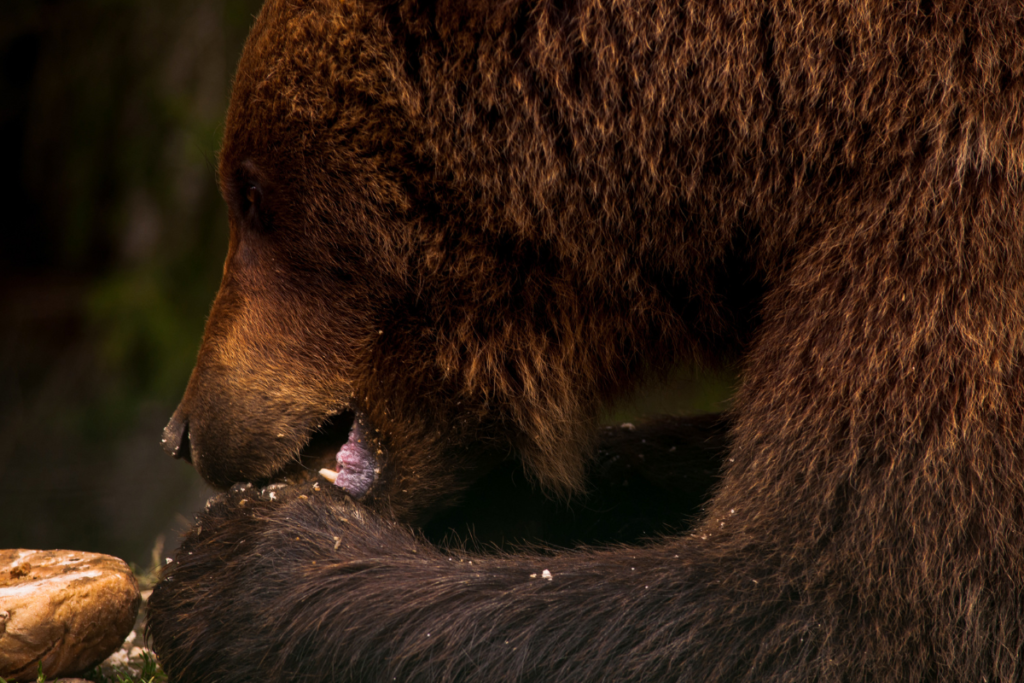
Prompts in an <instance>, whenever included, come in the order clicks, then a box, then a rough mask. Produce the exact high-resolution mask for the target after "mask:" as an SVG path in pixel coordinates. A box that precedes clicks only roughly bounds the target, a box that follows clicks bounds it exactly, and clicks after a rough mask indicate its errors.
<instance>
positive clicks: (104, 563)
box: [0, 550, 139, 681]
mask: <svg viewBox="0 0 1024 683" xmlns="http://www.w3.org/2000/svg"><path fill="white" fill-rule="evenodd" d="M138 609H139V585H138V583H137V582H136V581H135V577H134V576H133V575H132V572H131V570H130V569H129V568H128V565H126V564H125V563H124V562H123V561H122V560H119V559H117V558H116V557H110V556H109V555H97V554H95V553H82V552H75V551H70V550H0V677H3V678H6V679H7V680H9V681H34V680H36V674H37V672H38V667H39V662H40V661H41V662H42V663H43V672H44V673H45V674H46V676H47V678H58V677H61V676H68V675H70V674H75V673H78V672H80V671H84V670H86V669H88V668H89V667H91V666H93V665H95V664H96V663H98V662H100V661H102V660H103V659H104V658H105V657H107V655H109V654H110V653H111V652H113V651H114V650H116V649H117V647H118V646H119V645H120V644H121V643H122V642H123V641H124V639H125V636H127V635H128V633H129V632H130V631H131V630H132V626H133V625H134V624H135V615H136V613H137V612H138Z"/></svg>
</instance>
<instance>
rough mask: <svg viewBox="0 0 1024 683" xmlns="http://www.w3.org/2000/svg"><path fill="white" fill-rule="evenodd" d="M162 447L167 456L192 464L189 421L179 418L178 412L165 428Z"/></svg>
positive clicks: (172, 416)
mask: <svg viewBox="0 0 1024 683" xmlns="http://www.w3.org/2000/svg"><path fill="white" fill-rule="evenodd" d="M160 445H162V446H163V447H164V451H165V452H166V453H167V455H169V456H171V457H173V458H180V459H182V460H186V461H188V462H192V447H191V445H190V444H189V439H188V420H187V419H182V418H180V417H178V412H177V411H175V413H174V415H171V420H170V422H168V423H167V426H166V427H164V436H163V440H162V441H161V442H160Z"/></svg>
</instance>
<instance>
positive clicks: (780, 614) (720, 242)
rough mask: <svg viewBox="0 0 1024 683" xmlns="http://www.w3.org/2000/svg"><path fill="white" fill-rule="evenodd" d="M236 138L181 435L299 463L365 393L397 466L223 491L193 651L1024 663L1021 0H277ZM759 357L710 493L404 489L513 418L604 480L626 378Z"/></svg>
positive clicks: (194, 565)
mask: <svg viewBox="0 0 1024 683" xmlns="http://www.w3.org/2000/svg"><path fill="white" fill-rule="evenodd" d="M221 177H222V182H223V185H224V193H225V197H226V199H227V201H228V205H229V208H230V209H231V214H232V218H231V222H232V239H231V247H230V252H229V255H228V262H227V264H226V268H225V276H224V281H223V283H222V286H221V291H220V293H219V294H218V298H217V301H216V303H215V305H214V309H213V312H212V313H211V317H210V321H209V324H208V327H207V333H206V338H205V340H204V344H203V348H202V349H201V351H200V356H199V360H198V362H197V366H196V370H195V372H194V374H193V377H192V380H191V382H190V385H189V389H188V390H187V392H186V396H185V399H184V400H183V402H182V405H181V407H180V408H179V410H178V412H177V413H176V414H175V418H174V419H173V420H172V423H171V425H169V427H168V432H167V441H168V442H169V444H170V446H171V449H172V450H174V451H175V452H176V453H178V454H179V455H188V456H189V457H190V458H191V459H192V460H193V461H194V463H195V464H196V467H197V468H198V469H199V471H200V472H201V473H202V474H203V475H204V476H205V477H207V478H208V479H210V480H211V481H212V482H213V483H215V484H218V485H221V486H228V485H230V484H231V483H233V482H235V481H240V480H268V479H273V478H277V477H280V476H283V475H284V474H286V473H288V472H289V471H290V470H291V469H292V468H294V467H296V466H297V463H298V462H299V461H300V458H306V456H307V453H306V451H303V448H304V446H305V445H306V444H307V443H308V442H309V440H310V437H311V434H313V433H314V431H315V430H317V429H318V428H320V427H321V426H322V425H323V424H324V423H325V422H328V421H330V420H331V419H338V418H336V417H335V416H337V415H339V414H340V415H342V416H345V415H348V416H349V419H350V421H351V419H355V420H356V421H357V423H358V424H360V425H364V424H365V425H366V428H365V429H366V431H365V433H366V441H367V445H366V446H365V448H364V447H362V446H361V447H360V448H362V449H363V450H359V451H358V452H357V455H358V457H356V458H355V460H354V462H356V464H357V465H358V467H359V468H362V469H360V470H359V471H360V472H370V471H374V478H373V480H372V483H370V484H368V488H366V489H364V488H362V487H360V488H359V490H354V489H352V488H350V489H349V492H350V493H352V494H353V495H355V496H357V497H360V498H362V501H361V503H359V504H358V506H356V507H350V505H351V504H347V503H344V502H342V501H340V499H339V498H340V496H339V492H338V491H336V490H335V491H331V490H328V489H329V488H330V487H329V485H327V484H323V485H320V486H318V487H317V488H318V489H322V490H319V491H312V490H310V491H309V492H307V493H308V495H307V496H306V497H305V498H301V497H295V498H289V500H287V501H285V502H280V501H275V502H270V501H265V500H257V499H255V498H253V499H250V500H247V501H246V503H245V504H244V505H239V503H240V499H239V498H238V497H237V496H235V497H230V498H229V500H228V502H227V503H226V504H223V505H220V506H217V507H215V508H214V509H212V510H211V511H210V512H209V513H207V515H206V516H205V517H204V519H203V520H202V521H201V532H200V531H196V532H194V533H193V535H192V537H191V538H190V540H189V542H188V543H187V544H186V546H185V551H187V554H186V552H185V551H183V552H182V553H180V554H179V562H178V567H177V569H175V570H173V571H172V572H171V573H170V578H169V579H168V581H167V582H165V583H164V584H162V586H161V587H160V588H159V589H158V591H157V593H156V594H155V595H154V598H153V605H152V610H153V611H152V615H153V616H152V631H153V634H154V638H155V646H156V649H157V652H158V654H159V655H160V657H161V660H162V661H163V662H164V664H165V665H166V666H167V668H168V670H169V671H170V672H171V673H172V675H173V676H175V677H176V678H177V679H179V680H253V679H257V678H263V679H270V680H277V679H289V680H290V679H294V680H300V679H303V677H304V676H309V677H312V678H315V679H317V680H320V679H325V678H331V677H334V678H336V679H337V680H378V679H379V680H392V678H395V677H397V679H398V680H460V681H462V680H480V681H498V680H524V681H525V680H541V681H545V680H580V681H583V680H588V681H589V680H658V681H661V680H690V679H696V680H705V681H715V680H721V681H741V680H751V681H755V680H756V681H831V680H835V681H844V680H871V681H888V680H891V681H918V680H920V681H964V680H991V681H995V680H1005V681H1012V680H1019V679H1021V678H1022V677H1024V660H1022V659H1021V658H1020V654H1019V653H1020V652H1021V650H1022V648H1024V459H1022V450H1024V376H1022V372H1024V366H1022V364H1024V333H1022V330H1024V6H1022V5H1021V4H1020V3H1006V2H954V3H942V2H935V3H931V2H921V3H916V2H913V3H910V2H884V1H879V2H855V3H839V2H836V3H829V2H816V1H811V0H797V2H793V3H776V2H753V1H751V2H726V3H719V2H686V3H672V2H650V3H641V2H629V1H624V2H619V3H605V2H599V1H598V0H581V1H580V2H576V3H568V4H567V5H561V4H558V3H551V4H548V3H537V4H527V3H518V2H508V3H496V6H495V7H488V8H483V7H477V6H476V5H475V3H465V6H463V5H462V4H459V3H450V6H449V3H441V4H440V6H432V5H429V6H428V5H420V4H417V3H402V4H398V5H393V4H388V3H380V4H376V3H373V2H369V1H365V2H364V1H362V0H357V1H352V2H341V1H335V2H330V1H328V0H320V1H313V0H310V1H309V2H298V1H296V0H279V1H273V2H270V3H268V5H267V6H266V7H265V8H264V10H263V12H262V13H261V15H260V18H259V20H258V22H257V24H256V27H255V28H254V30H253V33H252V35H251V37H250V40H249V43H248V45H247V48H246V52H245V54H244V56H243V58H242V62H241V64H240V66H239V72H238V76H237V79H236V83H235V91H234V95H233V99H232V105H231V110H230V112H229V116H228V123H227V128H226V135H225V145H224V150H223V153H222V157H221ZM735 358H739V359H740V361H741V365H740V367H741V382H742V384H741V387H740V389H739V392H738V395H737V397H736V400H735V404H734V408H733V410H732V411H731V423H732V431H731V438H730V443H729V445H728V447H727V452H725V453H724V454H723V466H722V472H721V482H720V484H719V485H718V486H717V488H716V490H715V493H714V496H713V497H712V498H711V499H710V501H709V502H708V504H707V507H706V510H705V511H704V513H703V515H702V517H701V519H700V521H699V522H698V523H697V524H696V525H695V527H694V529H693V530H692V533H690V534H688V535H685V536H679V537H675V538H670V539H666V540H664V541H661V542H658V543H656V544H649V545H643V546H637V547H630V548H617V549H614V550H587V551H583V550H581V551H574V552H567V553H553V554H548V555H535V554H529V553H521V554H513V555H502V556H481V555H475V556H463V555H459V556H458V557H456V556H455V555H452V554H442V553H440V552H439V551H437V550H436V549H434V548H433V547H432V546H430V545H429V544H426V543H425V542H424V541H423V540H422V539H419V538H418V537H416V536H415V535H413V533H412V532H411V531H410V530H409V529H408V528H407V527H405V526H403V525H402V523H412V524H421V523H423V522H424V521H425V520H427V519H429V517H430V516H431V515H433V514H435V513H436V512H437V511H438V510H439V509H441V508H443V507H444V506H445V505H446V504H448V503H449V502H450V501H451V500H452V499H454V498H455V497H457V494H458V492H459V491H461V490H463V489H465V488H466V487H472V486H473V483H474V482H476V481H479V479H480V477H482V476H483V475H484V474H485V473H486V472H488V471H490V470H491V469H492V468H493V467H495V466H496V463H498V462H500V461H502V460H503V459H504V458H505V457H507V456H508V454H509V453H510V452H514V453H515V454H516V456H517V457H518V458H519V459H521V461H522V462H523V464H524V466H525V468H526V469H527V471H528V472H529V473H530V474H531V475H532V476H533V477H535V478H536V479H537V480H538V481H539V482H540V483H541V484H543V485H544V486H546V487H547V488H548V489H549V490H552V491H556V492H568V491H573V490H579V489H581V488H583V487H584V486H585V485H586V479H587V477H588V475H587V471H588V470H587V468H588V463H589V462H590V461H591V458H592V453H593V452H594V445H595V437H594V434H595V433H596V430H595V429H594V423H595V419H596V415H597V413H598V410H599V409H600V407H601V406H602V405H604V404H605V403H606V402H607V401H609V400H611V399H614V398H616V397H618V396H621V395H623V394H625V393H628V392H629V391H631V390H633V389H635V388H636V387H637V386H638V385H639V384H640V383H642V382H643V381H646V380H648V379H651V378H652V377H656V376H658V375H660V374H662V373H664V372H666V371H667V370H668V369H670V368H672V367H674V366H676V365H679V364H682V363H688V362H694V361H703V362H715V361H720V360H732V359H735ZM353 416H354V417H353ZM360 434H362V432H360ZM641 437H642V435H641V434H638V435H637V445H636V448H640V445H639V442H640V439H641ZM360 443H362V440H360ZM350 445H351V444H350ZM353 448H354V446H353ZM307 450H308V449H307ZM684 450H685V449H684ZM353 452H356V451H353ZM680 452H683V451H682V450H681V451H680ZM300 453H301V454H302V455H301V456H300ZM668 453H669V451H668V450H667V449H666V451H665V453H664V454H663V457H664V458H665V459H666V460H668V461H671V462H672V463H673V465H672V467H671V469H672V470H673V471H681V470H685V467H686V465H687V462H686V458H685V457H684V456H679V457H678V458H674V459H673V458H672V457H670V456H669V455H668ZM307 464H308V462H307ZM339 467H341V465H339ZM340 518H343V519H340ZM296 539H298V540H296ZM223 553H227V555H226V556H224V557H222V556H221V555H222V554H223ZM463 560H464V561H463ZM470 560H472V563H470ZM544 570H547V571H548V572H549V574H548V573H544ZM532 575H536V576H535V577H534V578H531V576H532ZM549 577H550V578H549Z"/></svg>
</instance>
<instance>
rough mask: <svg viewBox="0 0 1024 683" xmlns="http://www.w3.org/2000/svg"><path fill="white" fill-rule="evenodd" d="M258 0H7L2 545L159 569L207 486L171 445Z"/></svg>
mask: <svg viewBox="0 0 1024 683" xmlns="http://www.w3.org/2000/svg"><path fill="white" fill-rule="evenodd" d="M260 4H261V3H260V2H258V1H256V0H176V1H175V2H170V3H156V2H150V1H145V0H77V1H71V0H66V1H60V0H51V1H45V2H44V1H41V0H34V1H29V0H3V2H2V3H0V7H2V8H0V207H2V208H0V510H2V512H0V548H3V547H32V548H51V547H66V548H73V549H82V550H93V551H99V552H107V553H113V554H116V555H119V556H121V557H124V558H126V559H128V560H131V561H135V562H137V563H139V564H143V565H145V564H148V562H149V556H150V550H151V548H152V547H153V545H154V541H155V539H156V538H157V537H158V536H159V535H161V534H165V535H166V536H167V539H168V545H169V546H173V545H174V537H175V536H176V535H177V533H178V531H180V529H181V528H183V527H184V525H185V524H186V523H187V520H190V519H191V516H192V512H191V511H192V510H195V509H197V508H198V507H199V506H200V505H201V504H202V502H203V501H204V500H205V498H206V497H207V496H208V495H209V494H210V491H209V489H206V488H205V486H204V485H203V484H201V483H200V481H199V478H198V476H196V474H195V472H194V471H193V470H192V468H191V467H189V466H188V465H187V464H184V463H181V462H176V461H173V460H172V459H171V458H169V457H167V456H166V455H164V454H163V452H162V451H161V450H160V448H159V440H160V430H161V428H162V426H163V424H164V423H165V422H166V420H167V418H168V417H169V416H170V414H171V412H172V411H173V409H174V406H175V404H176V403H177V400H178V398H179V396H180V395H181V392H182V390H183V389H184V387H185V383H186V382H187V380H188V374H189V371H190V369H191V366H192V362H193V361H194V359H195V353H196V350H197V349H198V346H199V341H200V338H201V336H202V328H203V321H204V318H205V316H206V313H207V311H208V309H209V306H210V302H211V301H212V299H213V295H214V292H215V291H216V289H217V283H218V281H219V278H220V271H221V264H222V261H223V258H224V252H225V245H226V241H227V229H226V218H225V214H224V208H223V206H222V204H221V201H220V198H219V196H218V192H217V186H216V171H215V169H216V157H217V149H218V147H219V144H220V136H221V126H222V120H223V116H224V111H225V109H226V106H227V99H228V92H229V89H230V80H231V74H232V72H233V71H234V67H235V64H236V62H237V60H238V56H239V53H240V50H241V46H242V42H243V41H244V39H245V36H246V34H247V32H248V29H249V26H250V25H251V24H252V21H253V18H254V16H255V14H256V13H257V12H258V10H259V6H260Z"/></svg>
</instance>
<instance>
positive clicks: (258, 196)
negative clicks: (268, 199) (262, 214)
mask: <svg viewBox="0 0 1024 683" xmlns="http://www.w3.org/2000/svg"><path fill="white" fill-rule="evenodd" d="M262 203H263V190H261V189H260V186H259V185H257V184H256V183H244V184H243V186H242V208H243V209H245V213H246V214H248V213H250V212H253V211H256V212H258V211H259V210H260V205H261V204H262Z"/></svg>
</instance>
